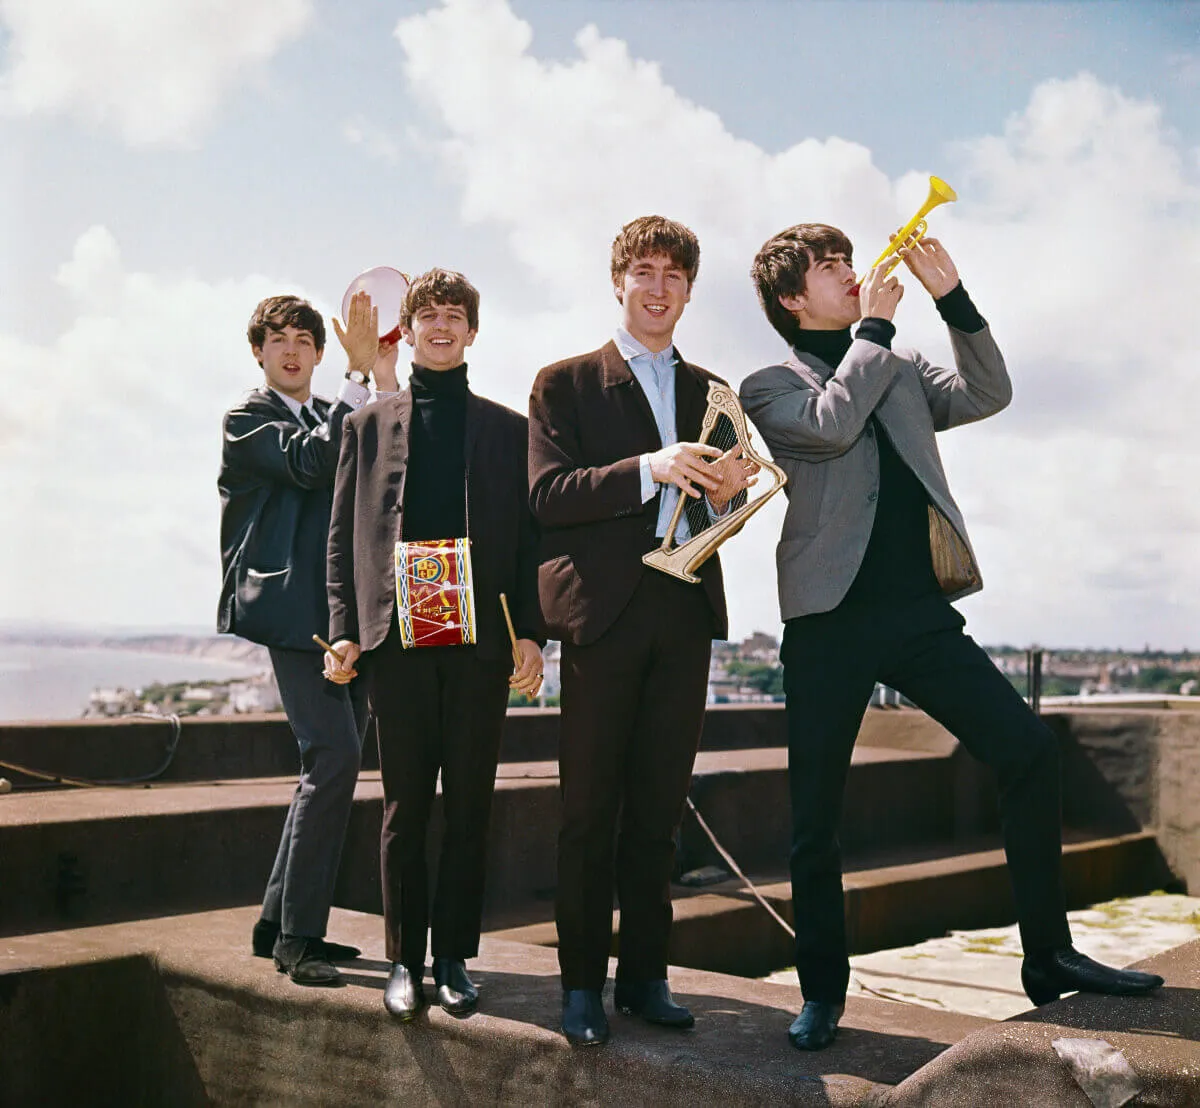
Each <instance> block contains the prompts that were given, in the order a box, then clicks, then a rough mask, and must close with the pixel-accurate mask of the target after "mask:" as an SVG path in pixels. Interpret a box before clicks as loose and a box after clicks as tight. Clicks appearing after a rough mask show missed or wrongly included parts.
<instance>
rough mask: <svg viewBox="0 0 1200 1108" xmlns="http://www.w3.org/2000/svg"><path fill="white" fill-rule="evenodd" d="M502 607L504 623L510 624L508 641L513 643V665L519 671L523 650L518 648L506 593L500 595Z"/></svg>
mask: <svg viewBox="0 0 1200 1108" xmlns="http://www.w3.org/2000/svg"><path fill="white" fill-rule="evenodd" d="M500 607H501V608H503V609H504V622H505V623H507V624H508V641H509V642H511V643H512V656H513V663H514V664H515V665H516V667H517V668H518V669H520V668H521V648H520V647H519V646H517V632H516V629H515V628H514V627H513V621H512V615H511V614H510V613H509V610H508V597H507V596H505V595H504V593H501V594H500Z"/></svg>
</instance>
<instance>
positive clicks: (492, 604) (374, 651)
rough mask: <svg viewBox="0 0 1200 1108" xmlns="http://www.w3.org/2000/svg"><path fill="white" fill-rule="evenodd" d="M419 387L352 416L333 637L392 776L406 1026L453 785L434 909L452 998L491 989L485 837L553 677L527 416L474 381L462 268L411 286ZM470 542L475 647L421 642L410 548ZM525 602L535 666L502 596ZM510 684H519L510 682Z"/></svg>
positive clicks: (332, 577)
mask: <svg viewBox="0 0 1200 1108" xmlns="http://www.w3.org/2000/svg"><path fill="white" fill-rule="evenodd" d="M400 325H401V333H402V334H403V336H404V339H405V341H406V342H408V343H409V345H411V346H412V347H413V371H412V378H411V381H410V384H409V387H408V388H407V389H404V390H402V391H401V392H400V393H399V394H398V395H397V396H395V397H392V398H391V399H388V400H384V401H381V402H379V403H377V404H375V405H373V406H372V407H371V408H370V409H364V410H363V412H362V415H363V416H364V417H365V418H363V419H357V420H356V419H348V420H347V421H346V425H345V428H344V430H343V432H342V452H341V458H340V460H339V462H338V470H337V480H336V483H335V485H334V493H333V515H332V519H331V522H330V527H329V559H328V566H327V570H328V586H329V628H330V630H329V635H330V638H331V639H333V640H334V642H333V647H334V649H335V650H336V651H337V653H338V654H339V655H340V656H341V660H340V661H339V660H338V659H337V658H335V657H334V656H333V655H331V654H326V655H325V668H326V674H327V676H328V677H329V679H330V680H332V681H335V682H337V683H339V684H340V683H343V682H347V681H350V680H351V679H352V678H353V675H354V673H355V665H356V663H357V662H358V660H359V657H360V655H361V654H365V655H367V657H366V659H365V661H366V671H365V673H366V676H367V677H368V679H369V681H370V689H371V706H372V708H373V709H374V712H375V716H376V719H377V721H378V731H379V763H380V769H381V771H382V777H383V794H384V816H383V836H382V866H383V912H384V921H385V928H386V944H387V956H388V959H389V960H390V961H391V962H392V972H391V976H390V977H389V978H388V983H387V987H386V989H385V990H384V998H383V1000H384V1006H385V1007H386V1008H387V1010H388V1011H389V1012H390V1013H391V1014H392V1015H394V1016H395V1017H397V1018H398V1019H401V1020H410V1019H412V1018H414V1017H415V1016H416V1015H417V1013H418V1012H419V1011H420V1009H421V1007H422V1006H423V1004H424V1001H425V998H424V993H423V991H422V984H421V982H422V978H423V977H424V972H425V952H426V933H427V931H428V929H429V926H430V915H431V913H430V906H429V878H428V873H427V870H426V864H425V833H426V828H427V825H428V823H429V814H430V807H431V805H432V803H433V798H434V794H435V791H436V787H437V780H438V774H439V772H440V774H441V779H442V810H443V813H444V816H445V821H446V830H445V835H444V836H443V839H442V850H441V859H440V862H439V864H438V879H437V891H436V893H435V896H434V901H433V910H432V924H433V944H432V945H433V979H434V984H435V985H436V987H437V999H438V1003H439V1004H441V1006H442V1007H443V1008H444V1009H446V1011H448V1012H450V1013H452V1014H453V1015H466V1014H467V1013H469V1012H471V1011H472V1010H473V1009H474V1008H475V1005H476V1003H477V1001H478V997H479V994H478V990H477V989H476V987H475V985H474V983H473V982H472V981H471V979H470V977H469V976H468V975H467V971H466V965H465V962H466V959H468V958H473V957H475V955H476V954H477V953H478V952H479V930H480V917H481V915H482V912H483V883H484V864H485V860H486V845H487V844H486V836H487V827H488V819H489V816H490V813H491V803H492V791H493V786H494V783H495V778H496V762H497V759H498V756H499V750H500V733H501V730H502V727H503V724H504V715H505V710H506V708H507V705H508V692H509V688H510V687H511V688H515V689H517V690H518V691H520V692H524V693H527V694H529V695H535V694H536V692H537V689H538V687H539V686H540V684H541V680H542V654H541V648H540V645H539V644H540V643H541V642H544V639H543V637H542V629H541V627H542V621H541V614H540V612H539V610H538V601H537V535H536V528H535V526H534V523H533V518H532V516H531V515H530V512H529V486H528V467H527V462H526V450H527V445H528V430H527V426H526V420H525V417H524V416H521V415H518V414H517V413H516V412H513V411H510V410H509V409H508V408H505V407H502V406H501V405H499V404H497V403H495V402H493V401H491V400H485V399H484V398H483V397H480V396H476V395H475V394H474V393H473V392H471V391H470V390H469V388H468V387H467V366H466V362H465V361H464V355H465V352H466V348H467V347H468V346H470V345H471V343H472V342H474V340H475V333H476V331H477V330H478V327H479V293H478V292H477V291H476V290H475V288H474V287H473V286H472V285H471V284H470V283H469V282H468V281H467V279H466V278H465V277H463V276H462V274H460V273H451V272H448V271H447V270H442V269H433V270H430V271H429V272H428V273H425V274H423V275H422V276H420V277H418V278H417V279H416V280H414V281H413V283H412V287H411V288H410V289H409V291H408V295H407V297H406V298H405V302H404V307H403V309H402V310H401V315H400ZM464 536H465V537H467V538H469V539H470V543H471V547H470V550H471V563H472V569H473V572H474V605H475V613H476V617H475V622H476V642H475V644H474V645H460V646H421V647H417V648H409V649H406V648H405V647H404V644H403V641H402V635H401V631H400V626H399V620H398V618H397V611H396V574H395V565H394V560H393V559H394V556H395V548H396V543H397V542H398V541H399V540H402V539H403V540H406V541H411V540H430V539H447V538H462V537H464ZM500 593H506V594H507V596H508V599H509V603H510V605H511V607H512V616H513V621H514V624H515V627H516V633H517V635H518V636H519V639H518V651H519V654H520V659H521V660H520V664H519V665H518V666H517V667H516V672H515V673H514V672H513V656H512V648H511V645H510V642H509V636H508V630H507V627H506V625H505V621H504V614H503V611H502V609H501V607H500V599H499V594H500ZM510 675H511V676H510Z"/></svg>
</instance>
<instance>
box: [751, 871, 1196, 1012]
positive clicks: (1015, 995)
mask: <svg viewBox="0 0 1200 1108" xmlns="http://www.w3.org/2000/svg"><path fill="white" fill-rule="evenodd" d="M1068 918H1069V919H1070V921H1071V934H1072V936H1073V939H1074V943H1075V946H1076V947H1077V948H1078V949H1079V950H1081V951H1083V952H1084V953H1085V954H1088V955H1090V956H1091V957H1093V958H1095V959H1097V960H1098V961H1101V962H1103V963H1105V964H1106V965H1110V966H1127V965H1130V964H1132V963H1134V962H1140V961H1144V960H1145V959H1147V958H1152V957H1154V956H1156V955H1158V954H1162V953H1164V952H1165V951H1167V950H1171V949H1173V948H1174V947H1178V946H1183V945H1184V944H1186V943H1190V942H1193V941H1194V940H1196V939H1198V938H1200V897H1188V896H1181V895H1178V894H1169V893H1168V894H1158V895H1154V896H1139V897H1129V898H1122V899H1119V900H1110V901H1107V902H1105V903H1103V904H1096V905H1093V906H1092V907H1090V908H1083V909H1080V910H1078V911H1074V912H1070V913H1069V914H1068ZM1022 957H1023V952H1022V950H1021V938H1020V935H1019V934H1018V931H1017V926H1016V924H1012V925H1011V926H1008V927H991V928H986V929H982V930H977V931H952V932H950V933H949V934H948V935H944V936H941V937H939V938H934V939H926V940H925V941H924V942H921V943H917V944H915V945H913V946H906V947H899V948H897V949H894V950H878V951H874V952H873V953H870V954H859V955H855V956H854V957H852V958H851V959H850V967H851V970H852V971H853V972H852V974H851V978H850V991H851V993H854V994H857V995H859V996H868V995H870V996H879V995H883V996H884V997H886V998H888V999H894V1000H896V1001H900V1002H902V1003H905V1004H918V1005H923V1006H925V1007H929V1008H936V1009H938V1010H939V1011H943V1012H962V1013H963V1014H965V1015H969V1016H981V1017H983V1018H984V1019H993V1020H1004V1019H1009V1018H1011V1017H1013V1016H1017V1015H1020V1014H1021V1013H1022V1012H1026V1011H1028V1009H1029V999H1028V997H1026V995H1025V990H1024V989H1023V988H1022V987H1021V960H1022ZM767 980H770V981H775V982H778V983H780V984H784V985H792V986H794V987H796V988H799V985H798V984H797V981H796V971H795V969H794V968H789V969H785V970H778V971H776V972H774V973H772V974H770V975H769V977H768V978H767Z"/></svg>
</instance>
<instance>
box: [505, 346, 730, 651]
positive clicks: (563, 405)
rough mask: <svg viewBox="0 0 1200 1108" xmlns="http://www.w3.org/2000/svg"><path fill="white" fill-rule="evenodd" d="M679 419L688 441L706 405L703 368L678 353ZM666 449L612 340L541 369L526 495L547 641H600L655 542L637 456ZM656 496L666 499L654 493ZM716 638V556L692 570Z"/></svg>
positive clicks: (723, 626)
mask: <svg viewBox="0 0 1200 1108" xmlns="http://www.w3.org/2000/svg"><path fill="white" fill-rule="evenodd" d="M676 356H677V358H678V361H677V363H676V368H675V422H676V427H677V430H678V438H679V441H680V442H695V441H696V439H697V438H698V437H699V435H700V424H701V421H702V420H703V418H704V411H705V408H706V406H707V401H708V383H709V382H710V381H713V380H719V378H715V377H714V376H713V375H712V374H711V373H709V372H708V371H707V370H703V369H701V368H699V367H698V366H694V365H689V364H688V363H687V362H686V361H684V360H683V357H682V355H680V354H679V352H678V350H677V351H676ZM661 448H662V442H661V441H660V439H659V435H658V428H657V427H656V425H655V422H654V413H653V412H652V411H651V410H650V404H649V401H647V399H646V395H645V393H643V392H642V388H641V386H640V385H639V384H638V383H637V379H636V378H635V377H634V375H633V371H632V370H631V369H630V368H629V365H628V363H627V362H626V361H625V359H624V358H622V357H621V354H620V352H619V351H618V350H617V347H616V344H615V343H613V342H608V343H606V344H605V345H604V346H603V347H601V348H600V349H599V350H594V351H592V352H591V353H590V354H583V355H580V356H579V357H575V358H568V359H567V360H565V361H561V362H557V363H555V364H554V365H551V366H547V367H546V368H545V369H543V370H541V372H539V373H538V375H537V378H536V379H535V381H534V383H533V392H532V394H531V395H530V398H529V492H530V504H531V506H532V508H533V514H534V516H535V517H536V518H537V521H538V524H539V525H540V527H541V532H542V535H541V566H540V567H539V570H538V592H539V596H540V598H541V605H542V613H543V615H544V616H545V619H546V626H547V630H548V632H549V634H550V635H551V637H553V638H558V639H561V640H562V641H564V642H570V643H573V644H575V645H580V646H583V645H586V644H588V643H590V642H594V641H595V640H596V639H598V638H599V637H600V636H601V635H602V634H603V633H604V632H605V631H606V630H608V628H609V627H610V626H611V625H612V623H613V621H614V620H615V619H616V618H617V616H618V615H620V614H621V611H622V610H623V609H624V608H625V606H626V604H628V603H629V600H630V598H631V597H632V596H633V592H634V589H635V588H636V587H637V584H638V581H639V580H640V579H641V576H642V574H643V573H657V572H659V571H658V570H654V569H650V568H648V567H647V566H645V565H643V563H642V555H643V554H645V553H647V551H649V550H652V549H653V548H654V547H656V546H658V545H659V542H660V540H659V539H657V538H655V535H654V531H655V526H656V524H657V521H658V504H659V496H658V495H656V496H653V497H651V498H650V500H648V501H647V502H646V503H645V504H643V503H642V491H641V476H640V474H639V468H638V467H639V461H638V460H639V458H640V456H641V455H642V454H646V453H653V452H654V451H656V450H659V449H661ZM659 495H661V494H659ZM699 576H700V579H701V583H700V584H699V585H697V586H695V587H696V588H700V589H703V590H704V592H705V595H706V596H707V597H708V600H709V603H710V605H711V607H712V611H713V634H714V637H716V638H724V637H725V636H726V634H727V633H728V621H727V616H726V610H725V592H724V587H723V584H722V579H721V565H720V561H719V559H718V558H717V557H716V556H714V557H712V558H710V559H709V560H708V561H707V562H705V563H704V565H703V566H702V567H701V568H700V570H699Z"/></svg>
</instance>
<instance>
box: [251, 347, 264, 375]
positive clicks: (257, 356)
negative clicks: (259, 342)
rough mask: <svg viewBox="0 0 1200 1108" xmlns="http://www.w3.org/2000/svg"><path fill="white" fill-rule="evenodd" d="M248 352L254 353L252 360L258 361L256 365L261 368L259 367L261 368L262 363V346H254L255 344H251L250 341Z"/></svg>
mask: <svg viewBox="0 0 1200 1108" xmlns="http://www.w3.org/2000/svg"><path fill="white" fill-rule="evenodd" d="M250 353H251V354H253V355H254V360H255V361H256V362H258V366H259V368H260V369H261V368H262V364H263V360H262V347H261V346H255V345H253V343H252V344H251V346H250Z"/></svg>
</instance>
